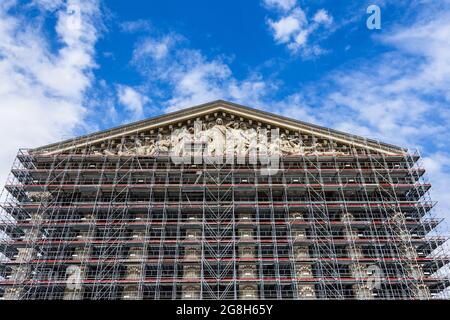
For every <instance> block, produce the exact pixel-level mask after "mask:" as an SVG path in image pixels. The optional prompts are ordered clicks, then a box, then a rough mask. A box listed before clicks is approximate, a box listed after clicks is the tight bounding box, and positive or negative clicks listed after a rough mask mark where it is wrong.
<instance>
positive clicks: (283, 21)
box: [264, 1, 333, 58]
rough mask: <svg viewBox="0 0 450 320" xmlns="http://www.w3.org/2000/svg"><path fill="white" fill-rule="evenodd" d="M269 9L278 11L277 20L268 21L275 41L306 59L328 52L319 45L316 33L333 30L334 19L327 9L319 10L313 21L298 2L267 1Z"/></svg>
mask: <svg viewBox="0 0 450 320" xmlns="http://www.w3.org/2000/svg"><path fill="white" fill-rule="evenodd" d="M264 4H265V5H266V6H267V7H268V8H272V7H275V8H282V9H283V10H282V11H281V12H280V10H276V12H275V13H276V15H277V16H278V17H277V18H276V19H270V18H269V19H267V24H268V26H269V28H270V30H271V32H272V35H273V38H274V40H275V41H276V42H277V43H279V44H284V45H286V47H287V48H288V49H289V50H290V52H291V53H293V54H297V53H300V54H301V55H302V56H303V57H304V58H310V57H314V56H319V55H321V54H323V53H324V52H325V51H326V50H324V49H323V48H321V47H320V45H319V44H318V37H316V33H317V32H318V31H320V30H321V29H324V30H328V31H329V30H331V28H330V27H331V25H332V23H333V17H332V16H331V15H330V14H329V13H328V11H326V10H325V9H319V10H318V11H317V12H316V13H315V14H314V16H313V17H312V18H311V19H308V18H307V14H306V13H305V11H304V10H303V9H302V8H301V7H300V6H299V5H297V3H296V1H289V3H287V2H285V1H265V2H264Z"/></svg>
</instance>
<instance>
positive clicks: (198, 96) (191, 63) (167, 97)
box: [133, 34, 274, 111]
mask: <svg viewBox="0 0 450 320" xmlns="http://www.w3.org/2000/svg"><path fill="white" fill-rule="evenodd" d="M165 39H172V40H170V41H167V40H165ZM173 39H177V40H173ZM180 39H183V40H185V39H184V38H183V37H181V36H180V35H176V34H171V35H170V36H166V37H163V38H162V39H155V38H151V37H148V38H147V39H145V40H144V41H141V42H139V43H138V45H137V46H136V48H135V54H134V56H133V63H134V65H135V66H136V68H137V70H138V71H140V72H142V73H143V74H144V75H145V77H146V83H147V84H149V85H150V86H153V89H154V91H158V87H161V86H164V91H165V94H163V97H162V100H164V101H163V102H162V104H163V105H165V106H166V109H165V111H174V110H177V109H180V108H184V107H186V106H192V105H196V104H201V103H205V102H209V101H211V100H216V99H228V100H237V101H239V102H242V103H243V102H254V101H258V100H259V98H260V97H262V96H264V95H265V94H267V92H268V90H269V88H270V87H272V86H274V84H272V83H270V82H266V81H262V80H261V78H260V77H259V76H258V75H255V74H252V75H249V76H248V77H247V78H246V79H244V80H238V79H236V78H235V77H234V76H233V73H232V71H231V69H230V67H229V66H228V63H227V62H226V60H227V59H226V58H224V57H214V58H211V59H210V58H208V57H206V56H205V55H204V54H203V53H201V52H200V51H198V50H195V49H190V48H186V47H185V44H186V43H187V41H179V40H180ZM161 43H168V45H167V46H166V47H165V48H166V49H165V51H164V52H165V53H164V55H159V54H155V52H157V51H159V49H158V46H160V45H161ZM167 89H168V94H167V91H166V90H167Z"/></svg>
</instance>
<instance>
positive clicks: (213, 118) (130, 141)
mask: <svg viewBox="0 0 450 320" xmlns="http://www.w3.org/2000/svg"><path fill="white" fill-rule="evenodd" d="M273 130H277V131H278V132H279V136H278V139H279V141H278V142H279V145H280V152H281V153H282V154H283V155H295V154H301V155H307V154H337V155H340V154H342V155H345V154H350V153H352V152H354V151H355V150H358V153H371V154H373V153H382V154H387V155H401V154H403V153H404V152H405V151H406V150H404V149H402V148H399V147H397V146H393V145H389V144H385V143H380V142H378V141H375V140H370V139H365V138H363V137H359V136H355V135H351V134H347V133H343V132H339V131H336V130H332V129H327V128H324V127H320V126H316V125H313V124H309V123H306V122H302V121H298V120H294V119H290V118H286V117H282V116H278V115H275V114H272V113H268V112H264V111H260V110H257V109H252V108H248V107H245V106H241V105H238V104H235V103H230V102H227V101H221V100H219V101H214V102H210V103H207V104H203V105H199V106H195V107H191V108H187V109H183V110H180V111H176V112H173V113H169V114H166V115H162V116H159V117H155V118H151V119H147V120H143V121H139V122H135V123H131V124H128V125H124V126H120V127H117V128H113V129H109V130H104V131H100V132H96V133H93V134H89V135H86V136H81V137H78V138H75V139H70V140H65V141H61V142H58V143H55V144H51V145H47V146H43V147H40V148H36V149H32V150H30V153H33V154H45V155H54V154H59V153H80V154H98V155H101V154H103V155H124V156H126V155H148V156H153V155H157V154H158V153H164V152H171V151H172V150H173V149H174V148H178V149H179V148H180V143H184V142H185V141H186V139H188V140H189V141H191V140H192V139H193V137H198V136H199V132H200V133H201V135H202V137H203V138H202V139H203V140H202V141H205V139H209V142H210V143H213V145H212V147H211V152H212V153H214V152H217V151H216V150H222V151H223V152H230V148H229V147H226V146H222V145H223V142H222V141H225V143H226V142H227V141H230V139H231V140H233V139H234V138H236V141H234V140H233V141H234V142H233V143H235V145H233V146H232V147H231V148H238V144H240V145H239V148H240V149H242V148H243V149H244V152H248V150H249V149H251V148H252V146H253V148H258V145H260V143H259V141H260V139H258V138H255V137H257V136H259V134H260V133H261V132H264V133H265V132H269V135H270V132H272V136H274V133H273V132H274V131H273ZM205 136H207V137H206V138H205ZM230 137H231V138H230ZM183 139H184V140H183ZM269 140H270V139H269ZM272 140H274V138H272ZM256 141H257V142H256ZM206 143H208V141H206ZM269 149H270V146H269ZM245 150H247V151H245ZM232 152H234V151H232ZM269 152H270V150H269Z"/></svg>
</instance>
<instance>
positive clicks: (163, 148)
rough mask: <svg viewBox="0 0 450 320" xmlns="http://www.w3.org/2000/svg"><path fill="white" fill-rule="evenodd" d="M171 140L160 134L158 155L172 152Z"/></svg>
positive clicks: (157, 146)
mask: <svg viewBox="0 0 450 320" xmlns="http://www.w3.org/2000/svg"><path fill="white" fill-rule="evenodd" d="M170 146H171V143H170V140H169V139H167V138H165V137H164V136H163V135H162V134H161V133H159V134H158V141H157V142H156V150H157V152H158V153H165V152H169V150H170Z"/></svg>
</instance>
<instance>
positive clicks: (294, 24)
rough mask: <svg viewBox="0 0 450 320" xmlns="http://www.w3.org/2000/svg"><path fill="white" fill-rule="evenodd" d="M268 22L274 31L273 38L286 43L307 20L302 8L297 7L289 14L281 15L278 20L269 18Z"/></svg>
mask: <svg viewBox="0 0 450 320" xmlns="http://www.w3.org/2000/svg"><path fill="white" fill-rule="evenodd" d="M268 23H269V26H270V27H271V28H272V30H273V32H274V35H273V36H274V38H275V40H276V41H277V42H280V43H286V42H289V41H290V40H291V38H292V36H293V35H295V34H296V33H297V32H298V31H299V30H300V31H301V30H302V28H303V26H304V25H305V24H306V23H307V21H306V16H305V13H304V12H303V10H301V9H300V8H297V9H296V10H294V12H292V13H291V14H290V15H288V16H285V17H282V18H281V19H279V20H278V21H272V20H269V21H268Z"/></svg>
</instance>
